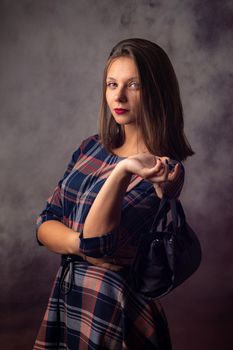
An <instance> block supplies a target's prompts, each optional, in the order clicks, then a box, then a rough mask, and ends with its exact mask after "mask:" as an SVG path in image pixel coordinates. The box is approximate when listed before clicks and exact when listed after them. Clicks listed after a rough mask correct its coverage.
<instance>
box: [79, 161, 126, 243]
mask: <svg viewBox="0 0 233 350" xmlns="http://www.w3.org/2000/svg"><path fill="white" fill-rule="evenodd" d="M123 162H124V161H122V162H120V163H118V164H117V166H116V167H115V169H114V170H113V171H112V173H111V174H110V176H109V177H108V178H107V180H106V181H105V183H104V185H103V187H102V188H101V190H100V191H99V193H98V195H97V196H96V198H95V200H94V202H93V204H92V206H91V209H90V210H89V213H88V215H87V217H86V220H85V224H84V228H83V237H84V238H91V237H100V236H103V235H104V234H106V233H107V232H108V231H111V230H112V229H113V228H115V227H116V226H117V225H118V224H119V223H120V219H121V208H122V202H123V198H124V195H125V191H126V189H127V187H128V185H129V183H130V179H131V174H130V173H128V172H126V170H125V167H124V165H123Z"/></svg>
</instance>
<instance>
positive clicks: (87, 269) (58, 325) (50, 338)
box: [33, 135, 184, 350]
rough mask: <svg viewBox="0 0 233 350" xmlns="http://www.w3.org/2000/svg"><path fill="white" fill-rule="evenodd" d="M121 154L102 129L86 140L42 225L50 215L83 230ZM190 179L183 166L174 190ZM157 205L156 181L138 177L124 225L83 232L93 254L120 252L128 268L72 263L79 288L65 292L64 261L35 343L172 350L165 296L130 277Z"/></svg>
mask: <svg viewBox="0 0 233 350" xmlns="http://www.w3.org/2000/svg"><path fill="white" fill-rule="evenodd" d="M122 159H123V158H121V157H118V156H115V155H113V154H110V153H109V152H107V151H106V149H105V148H104V147H103V146H102V145H101V143H100V142H99V138H98V135H94V136H91V137H89V138H88V139H86V140H84V141H83V142H82V143H81V146H80V147H79V148H78V149H77V150H76V151H75V152H74V153H73V156H72V159H71V161H70V163H69V164H68V167H67V169H66V172H65V174H64V176H63V178H62V179H61V180H60V181H59V183H58V185H57V186H56V188H55V190H54V192H53V194H52V196H51V197H49V199H48V200H47V204H46V207H45V209H44V210H43V211H42V213H41V214H40V216H39V217H38V220H37V230H38V228H39V226H40V225H41V224H42V223H43V222H45V221H48V220H58V221H60V222H62V223H64V224H65V225H66V226H68V227H70V228H72V229H73V230H75V231H77V232H80V233H81V234H82V229H83V226H84V222H85V218H86V216H87V214H88V211H89V209H90V207H91V205H92V203H93V201H94V199H95V197H96V195H97V194H98V192H99V190H100V189H101V187H102V186H103V184H104V182H105V180H106V179H107V177H108V176H109V174H110V173H111V171H112V170H113V168H114V167H115V166H116V164H117V163H118V162H119V161H121V160H122ZM182 169H183V167H182ZM183 180H184V171H183V172H182V174H181V175H180V178H179V179H178V181H177V182H176V184H173V185H172V186H169V193H168V195H169V196H178V195H179V193H180V191H181V188H182V185H183ZM158 206H159V199H158V197H157V196H156V193H155V190H154V187H153V186H152V184H150V183H149V182H148V181H145V180H143V179H142V178H140V177H139V176H136V175H134V176H132V178H131V182H130V184H129V186H128V188H127V191H126V193H125V196H124V200H123V204H122V215H121V222H120V224H119V226H118V227H116V228H115V229H113V230H112V231H111V232H107V233H106V234H105V235H104V236H102V237H94V238H81V243H80V249H81V250H82V251H83V252H84V253H85V254H86V255H89V256H92V257H97V258H98V257H108V256H114V257H115V259H116V261H117V263H119V264H122V265H124V266H125V268H124V269H122V270H121V271H118V272H113V271H110V270H107V269H105V268H101V267H97V266H94V265H91V264H89V263H88V262H86V261H79V262H73V263H72V269H73V272H72V288H71V290H70V291H69V292H68V293H66V291H64V290H62V291H61V290H60V280H61V273H62V266H61V267H60V268H59V271H58V273H57V276H56V279H55V282H54V285H53V289H52V292H51V296H50V298H49V303H48V306H47V309H46V313H45V316H44V319H43V321H42V324H41V327H40V330H39V333H38V336H37V339H36V342H35V345H34V347H33V349H35V350H44V349H80V350H89V349H90V350H91V349H99V350H101V349H102V350H104V349H114V350H118V349H119V350H120V349H128V350H139V349H155V350H156V349H160V350H169V349H171V344H170V338H169V331H168V326H167V321H166V317H165V314H164V312H163V309H162V306H161V304H160V302H159V301H156V302H151V301H150V302H149V301H145V300H143V299H142V298H141V297H140V295H138V294H137V293H135V292H134V291H133V290H132V289H131V288H130V286H129V284H128V283H127V274H128V266H129V265H130V262H131V261H132V258H133V256H134V254H135V250H136V246H137V242H138V240H139V237H140V234H141V233H142V232H145V230H146V231H149V228H150V225H151V224H152V220H153V217H154V215H155V212H156V210H157V209H158ZM81 237H82V236H81ZM39 244H40V243H39ZM70 273H71V272H70V271H69V269H68V270H67V273H66V275H65V279H64V282H63V285H64V286H65V287H66V286H67V288H68V287H69V283H70Z"/></svg>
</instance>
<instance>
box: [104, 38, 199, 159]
mask: <svg viewBox="0 0 233 350" xmlns="http://www.w3.org/2000/svg"><path fill="white" fill-rule="evenodd" d="M122 56H127V57H130V58H132V59H133V60H134V62H135V64H136V66H137V69H138V72H139V78H140V86H141V96H140V97H141V104H140V111H139V123H140V127H141V132H142V137H143V140H144V142H145V145H146V146H147V148H148V150H149V151H150V152H151V153H152V154H155V155H158V156H168V157H171V158H175V159H177V160H180V161H182V160H184V159H186V158H187V157H188V156H192V155H193V154H194V152H193V150H192V148H191V146H190V145H189V143H188V141H187V139H186V137H185V134H184V120H183V108H182V103H181V98H180V91H179V85H178V81H177V78H176V74H175V72H174V69H173V67H172V64H171V61H170V59H169V58H168V56H167V54H166V52H165V51H164V50H163V49H162V48H161V47H160V46H159V45H157V44H155V43H153V42H151V41H148V40H145V39H127V40H122V41H120V42H119V43H118V44H117V45H116V46H114V47H113V49H112V51H111V53H110V55H109V58H108V60H107V63H106V66H105V70H104V74H103V96H102V103H101V108H100V118H99V135H100V141H101V142H102V144H103V145H104V147H105V148H106V149H107V150H109V151H110V152H111V150H112V149H113V148H117V147H120V146H121V145H122V144H123V143H124V130H123V127H120V125H119V124H117V123H116V122H115V120H114V118H113V116H112V114H111V113H110V112H109V109H108V106H107V101H106V96H105V94H106V77H107V72H108V68H109V65H110V63H111V62H112V61H113V60H114V59H115V58H118V57H122Z"/></svg>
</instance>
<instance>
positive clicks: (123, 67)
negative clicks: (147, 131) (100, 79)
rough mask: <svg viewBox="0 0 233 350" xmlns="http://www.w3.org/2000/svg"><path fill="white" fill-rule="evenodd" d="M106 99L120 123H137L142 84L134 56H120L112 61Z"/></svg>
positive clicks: (107, 78)
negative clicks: (140, 83)
mask: <svg viewBox="0 0 233 350" xmlns="http://www.w3.org/2000/svg"><path fill="white" fill-rule="evenodd" d="M106 100H107V104H108V107H109V109H110V111H111V113H112V115H113V117H114V119H115V121H116V122H117V123H118V124H120V125H126V124H132V123H136V119H137V115H138V111H139V103H140V86H139V74H138V70H137V67H136V65H135V63H134V61H133V59H132V58H130V57H118V58H116V59H114V60H113V61H112V62H111V63H110V66H109V68H108V72H107V77H106Z"/></svg>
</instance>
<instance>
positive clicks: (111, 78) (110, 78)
mask: <svg viewBox="0 0 233 350" xmlns="http://www.w3.org/2000/svg"><path fill="white" fill-rule="evenodd" d="M108 79H109V80H115V81H116V80H117V79H115V78H113V77H106V80H108ZM133 79H139V77H132V78H129V79H127V81H130V80H133Z"/></svg>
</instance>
